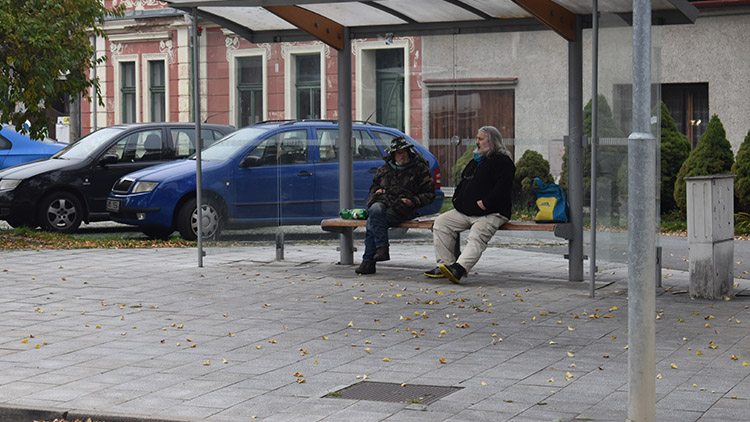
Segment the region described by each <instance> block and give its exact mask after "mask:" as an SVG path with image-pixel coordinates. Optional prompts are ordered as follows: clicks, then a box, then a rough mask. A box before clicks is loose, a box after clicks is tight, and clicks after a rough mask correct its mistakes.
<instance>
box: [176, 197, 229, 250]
mask: <svg viewBox="0 0 750 422" xmlns="http://www.w3.org/2000/svg"><path fill="white" fill-rule="evenodd" d="M201 218H202V226H203V227H202V229H203V236H202V238H203V239H215V238H217V237H218V236H219V233H220V232H221V212H220V211H219V208H218V207H217V206H216V205H215V204H213V203H211V202H208V203H205V204H203V206H202V207H201ZM177 230H179V232H180V235H181V236H182V238H183V239H185V240H196V239H198V206H197V201H196V200H195V198H193V199H190V200H189V201H187V202H185V204H184V205H183V206H182V208H180V212H178V213H177Z"/></svg>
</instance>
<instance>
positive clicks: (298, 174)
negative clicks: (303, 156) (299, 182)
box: [297, 170, 312, 177]
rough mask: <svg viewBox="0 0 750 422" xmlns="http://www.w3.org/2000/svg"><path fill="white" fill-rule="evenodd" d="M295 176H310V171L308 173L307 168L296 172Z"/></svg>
mask: <svg viewBox="0 0 750 422" xmlns="http://www.w3.org/2000/svg"><path fill="white" fill-rule="evenodd" d="M297 176H299V177H310V176H312V173H310V172H309V171H307V170H302V171H301V172H299V173H297Z"/></svg>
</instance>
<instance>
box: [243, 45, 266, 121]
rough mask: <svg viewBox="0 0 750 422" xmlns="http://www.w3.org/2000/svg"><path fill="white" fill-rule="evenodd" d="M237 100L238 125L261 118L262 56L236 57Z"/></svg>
mask: <svg viewBox="0 0 750 422" xmlns="http://www.w3.org/2000/svg"><path fill="white" fill-rule="evenodd" d="M237 100H238V107H237V109H238V113H239V114H238V116H237V121H238V122H239V125H238V126H239V127H243V126H247V125H252V124H254V123H257V122H260V121H261V120H263V58H262V57H261V56H250V57H239V58H237Z"/></svg>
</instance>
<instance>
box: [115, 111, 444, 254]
mask: <svg viewBox="0 0 750 422" xmlns="http://www.w3.org/2000/svg"><path fill="white" fill-rule="evenodd" d="M396 136H404V137H405V138H406V139H407V140H408V141H409V142H411V143H413V144H414V145H415V149H416V151H417V152H418V153H420V154H421V155H422V156H423V157H424V158H425V159H426V160H427V161H428V162H429V164H430V170H431V171H432V174H433V178H434V179H435V189H436V193H437V199H436V200H435V202H433V203H432V204H431V205H429V206H427V207H425V208H421V209H419V210H418V212H419V213H420V214H421V215H426V214H434V213H437V212H439V210H440V208H441V206H442V203H443V198H444V195H443V192H442V191H441V190H440V167H439V164H438V161H437V159H436V158H435V157H434V156H433V155H432V154H431V153H430V152H429V151H428V150H427V149H426V148H425V147H423V146H422V145H420V144H419V143H417V142H415V141H414V140H413V139H411V138H409V137H408V136H406V135H404V134H403V133H402V132H400V131H398V130H397V129H392V128H388V127H384V126H380V125H376V124H372V123H368V124H354V125H352V137H353V151H352V152H353V176H354V180H353V185H354V207H355V208H364V207H365V202H366V201H367V197H368V193H369V188H370V185H371V184H372V178H373V176H374V175H375V171H376V170H377V169H378V167H380V166H381V165H383V163H384V161H383V156H385V155H387V147H388V146H390V143H391V140H392V139H393V138H394V137H396ZM337 137H338V123H337V122H336V121H282V122H263V123H259V124H256V125H253V126H248V127H245V128H243V129H240V130H238V131H237V132H234V133H232V134H231V135H229V136H227V137H225V138H223V139H221V140H219V141H218V142H216V143H215V144H213V145H211V146H210V147H208V148H206V149H204V150H203V151H202V153H201V160H202V185H203V199H204V200H203V202H204V204H203V208H202V210H201V214H202V218H203V237H204V238H215V237H216V236H218V234H219V233H220V231H221V230H222V228H224V227H227V228H233V227H247V226H271V225H279V224H283V225H293V224H301V225H312V224H320V221H321V220H322V219H324V218H330V217H336V216H338V213H339V182H338V178H339V174H338V168H339V164H338V148H337V147H336V145H335V144H336V142H335V140H336V138H337ZM194 160H195V156H193V157H192V159H191V160H186V161H181V162H174V163H168V164H164V165H159V166H155V167H151V168H148V169H144V170H140V171H136V172H133V173H130V174H127V175H125V176H124V177H122V178H120V179H119V180H117V182H115V184H114V186H113V188H112V192H111V193H110V196H109V199H108V201H107V210H108V211H109V212H110V218H111V219H112V220H114V221H117V222H120V223H125V224H131V225H136V226H139V227H140V229H141V231H143V233H145V234H146V235H148V236H151V237H157V238H164V237H167V236H169V235H171V233H172V232H174V231H175V230H178V231H179V232H180V234H181V235H182V237H183V238H185V239H188V240H195V239H196V238H197V230H198V228H197V214H198V212H197V206H196V162H195V161H194Z"/></svg>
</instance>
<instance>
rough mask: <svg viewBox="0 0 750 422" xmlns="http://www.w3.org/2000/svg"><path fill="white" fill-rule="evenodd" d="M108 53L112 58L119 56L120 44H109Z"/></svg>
mask: <svg viewBox="0 0 750 422" xmlns="http://www.w3.org/2000/svg"><path fill="white" fill-rule="evenodd" d="M109 51H110V52H111V53H112V55H113V56H119V55H120V54H122V43H119V42H110V43H109Z"/></svg>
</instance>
